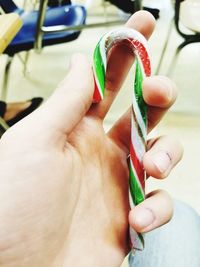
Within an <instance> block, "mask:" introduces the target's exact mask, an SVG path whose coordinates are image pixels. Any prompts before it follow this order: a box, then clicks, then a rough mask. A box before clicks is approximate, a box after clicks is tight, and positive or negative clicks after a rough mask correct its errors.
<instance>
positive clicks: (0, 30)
mask: <svg viewBox="0 0 200 267" xmlns="http://www.w3.org/2000/svg"><path fill="white" fill-rule="evenodd" d="M21 26H22V20H21V19H20V17H19V16H18V15H17V14H15V13H10V14H3V15H0V54H1V53H2V52H3V51H4V50H5V48H6V47H7V46H8V45H9V43H10V42H11V41H12V39H13V38H14V37H15V35H16V34H17V32H18V31H19V30H20V28H21Z"/></svg>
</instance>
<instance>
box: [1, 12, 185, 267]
mask: <svg viewBox="0 0 200 267" xmlns="http://www.w3.org/2000/svg"><path fill="white" fill-rule="evenodd" d="M127 26H128V27H131V28H135V29H137V30H139V31H140V32H141V33H143V34H144V35H145V36H146V37H149V36H150V34H151V32H152V30H153V27H154V20H153V19H152V17H151V16H150V15H149V14H148V13H146V12H139V13H136V14H135V15H134V16H133V17H132V18H131V19H130V20H129V22H128V23H127ZM112 55H115V56H112ZM112 55H111V57H110V59H109V64H108V74H107V88H109V90H107V92H106V97H105V99H104V101H102V102H101V103H99V104H98V105H96V104H95V105H92V96H93V87H94V84H93V75H92V71H91V66H90V65H89V63H88V61H87V60H86V59H85V57H84V56H82V55H76V56H74V57H73V59H72V62H71V67H70V71H69V74H68V75H67V77H66V78H65V80H64V81H63V82H62V83H61V84H60V85H59V86H58V88H57V90H56V91H55V93H54V94H53V95H52V96H51V97H50V98H49V100H48V101H47V102H46V103H45V104H43V105H42V106H41V107H40V108H39V109H38V110H36V111H35V112H34V113H32V114H31V115H29V116H28V117H26V118H25V119H23V120H22V121H20V122H19V123H18V124H16V125H15V126H14V127H12V128H10V129H9V130H8V131H7V132H6V133H5V135H4V136H3V138H2V139H1V142H0V173H1V176H0V218H1V224H0V263H1V266H3V267H8V266H12V267H27V266H28V267H61V266H62V267H66V266H74V265H75V266H87V267H90V266H95V267H100V266H104V267H107V266H119V265H120V264H121V262H122V261H123V258H124V256H125V254H126V253H127V251H128V245H127V244H128V242H127V229H128V220H127V218H128V213H129V204H128V167H127V155H128V153H129V151H128V147H129V143H130V138H129V136H130V112H129V111H128V112H126V114H125V115H124V116H123V117H122V118H121V119H120V120H119V121H117V122H116V124H115V125H114V126H113V128H112V129H111V130H110V131H109V132H108V133H107V134H106V133H105V131H104V129H103V126H102V124H103V119H104V117H105V115H106V113H107V112H108V110H109V108H110V106H111V104H112V102H113V100H114V98H115V96H116V95H117V92H118V90H119V89H120V87H121V84H122V82H123V80H124V78H125V76H126V74H127V72H128V70H129V68H130V65H131V64H132V61H133V58H132V55H131V54H130V53H129V51H127V50H126V49H125V48H124V47H117V48H115V50H114V51H113V53H112ZM116 60H117V61H118V62H120V66H121V68H120V70H119V69H118V68H116ZM77 62H78V64H77ZM116 72H117V75H116ZM118 74H119V75H118ZM143 91H144V98H145V100H146V102H147V103H148V105H149V115H148V116H149V131H150V130H151V129H152V128H153V127H154V126H155V125H156V124H157V123H158V122H159V120H160V119H161V117H162V116H163V115H164V113H165V112H166V111H167V109H168V108H169V107H170V106H171V104H172V103H173V102H174V100H175V98H176V89H175V86H174V84H173V83H172V82H171V81H170V80H168V79H167V78H164V77H152V78H148V79H146V80H145V82H144V86H143ZM174 142H175V141H172V140H171V139H169V138H168V137H161V138H159V139H157V140H156V141H155V142H150V143H149V148H150V150H149V151H148V152H147V153H146V155H145V157H144V166H145V168H146V171H147V173H148V174H149V175H153V176H154V177H156V178H163V177H165V176H167V175H168V174H169V172H170V170H171V169H172V168H173V166H174V165H175V164H176V163H177V162H178V161H179V159H180V157H181V148H180V149H179V145H178V144H177V143H175V144H176V150H175V149H174V147H175V145H174ZM156 155H161V159H162V161H161V164H160V165H159V161H154V159H155V158H156ZM166 155H167V156H166ZM169 155H170V156H169ZM166 158H167V163H168V166H167V164H166ZM166 166H167V168H165V167H166ZM155 202H156V203H155ZM144 208H145V210H148V211H150V212H151V213H152V215H153V218H154V221H153V222H152V223H151V224H150V226H145V227H144V222H143V221H140V219H138V220H137V218H140V217H141V216H142V214H143V211H142V209H143V210H144ZM163 211H165V213H163ZM171 213H172V204H171V201H170V199H169V196H168V195H167V193H164V192H158V193H157V194H153V195H152V196H151V197H149V198H148V199H147V200H145V201H144V203H142V204H141V205H139V206H138V207H136V208H135V210H133V211H132V212H131V213H130V222H131V224H132V225H133V226H134V227H135V228H136V229H139V230H141V231H143V230H150V229H153V228H154V227H157V226H158V225H160V224H163V223H164V222H166V221H168V220H169V218H170V216H171ZM144 214H145V213H144ZM144 217H145V216H144ZM147 221H148V218H147Z"/></svg>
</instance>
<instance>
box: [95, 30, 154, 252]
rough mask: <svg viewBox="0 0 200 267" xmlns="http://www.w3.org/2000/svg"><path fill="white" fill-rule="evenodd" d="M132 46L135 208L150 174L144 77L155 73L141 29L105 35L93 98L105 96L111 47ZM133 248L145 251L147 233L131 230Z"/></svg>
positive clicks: (132, 197)
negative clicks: (146, 158) (146, 168)
mask: <svg viewBox="0 0 200 267" xmlns="http://www.w3.org/2000/svg"><path fill="white" fill-rule="evenodd" d="M120 43H121V44H123V45H127V46H129V47H131V49H132V51H133V54H134V55H135V56H136V71H135V81H134V90H133V100H132V117H131V145H130V178H129V200H130V206H131V207H134V206H135V205H137V204H139V203H140V202H142V201H143V200H144V199H145V179H146V174H145V172H144V169H143V164H142V158H143V155H144V153H145V151H146V136H147V116H146V113H147V107H146V105H145V103H144V100H143V97H142V80H143V78H144V77H146V76H150V75H151V64H150V59H149V55H148V50H147V41H146V39H145V38H144V37H143V35H141V34H140V33H139V32H137V31H135V30H133V29H128V28H122V29H118V30H113V31H111V32H109V33H107V34H105V35H104V36H103V37H102V38H101V39H100V41H99V43H98V44H97V46H96V48H95V51H94V63H93V65H94V66H93V70H94V77H95V91H94V97H93V101H94V102H95V103H98V102H99V101H101V100H102V99H103V97H104V93H105V77H106V69H107V56H108V53H109V51H110V50H111V48H112V47H113V46H115V45H117V44H120ZM130 240H131V245H132V248H134V249H139V250H142V249H143V247H144V239H143V235H141V234H139V233H136V232H135V231H134V230H133V229H130Z"/></svg>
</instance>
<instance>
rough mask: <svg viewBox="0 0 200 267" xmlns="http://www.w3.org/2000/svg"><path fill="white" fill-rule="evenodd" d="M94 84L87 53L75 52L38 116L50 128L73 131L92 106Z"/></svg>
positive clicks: (64, 131)
mask: <svg viewBox="0 0 200 267" xmlns="http://www.w3.org/2000/svg"><path fill="white" fill-rule="evenodd" d="M93 88H94V81H93V74H92V70H91V66H90V64H89V62H88V61H87V59H86V58H85V56H83V55H81V54H76V55H74V56H73V58H72V60H71V67H70V71H69V74H68V75H67V77H66V78H65V79H64V80H63V82H62V83H61V84H60V85H59V86H58V88H57V90H56V91H55V92H54V93H53V95H52V96H51V97H50V98H49V99H48V101H47V102H46V103H45V104H44V105H43V106H42V107H41V108H40V109H39V110H38V112H37V113H35V117H38V122H39V123H42V124H44V125H45V126H46V127H48V128H51V131H52V130H55V131H59V132H63V133H66V134H67V133H70V131H71V130H72V129H73V128H74V127H75V126H76V125H77V124H78V122H79V121H80V120H81V119H82V118H83V116H84V114H85V113H86V112H87V111H88V109H89V107H90V106H91V104H92V96H93Z"/></svg>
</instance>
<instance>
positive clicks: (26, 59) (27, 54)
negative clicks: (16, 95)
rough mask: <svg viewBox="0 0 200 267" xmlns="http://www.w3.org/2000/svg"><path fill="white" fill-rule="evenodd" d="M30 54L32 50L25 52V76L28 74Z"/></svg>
mask: <svg viewBox="0 0 200 267" xmlns="http://www.w3.org/2000/svg"><path fill="white" fill-rule="evenodd" d="M29 56H30V51H27V52H26V54H25V58H24V69H23V74H24V76H26V74H27V64H28V59H29Z"/></svg>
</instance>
